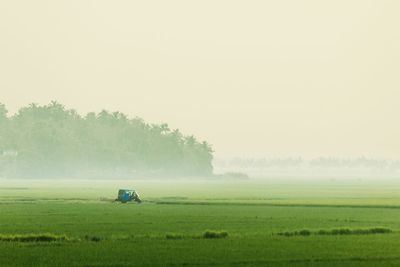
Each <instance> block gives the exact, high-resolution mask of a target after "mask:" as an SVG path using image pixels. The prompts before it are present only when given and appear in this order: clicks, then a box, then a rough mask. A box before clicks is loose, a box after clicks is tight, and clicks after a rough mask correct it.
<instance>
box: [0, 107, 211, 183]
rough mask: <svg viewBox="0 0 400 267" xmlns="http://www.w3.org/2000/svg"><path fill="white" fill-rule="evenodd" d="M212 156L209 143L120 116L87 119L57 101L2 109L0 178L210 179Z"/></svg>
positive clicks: (164, 126)
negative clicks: (10, 111) (11, 110)
mask: <svg viewBox="0 0 400 267" xmlns="http://www.w3.org/2000/svg"><path fill="white" fill-rule="evenodd" d="M212 157H213V156H212V149H211V146H210V145H209V144H208V143H207V142H199V141H197V140H196V138H195V137H193V136H184V135H183V134H182V133H181V132H180V131H179V130H171V129H170V128H169V127H168V125H167V124H160V125H159V124H147V123H145V122H144V121H143V120H142V119H140V118H134V119H130V118H128V117H127V116H126V115H124V114H122V113H120V112H114V113H110V112H108V111H105V110H103V111H101V112H100V113H97V114H96V113H93V112H91V113H88V114H87V115H86V116H84V117H82V116H80V115H79V114H78V113H77V112H76V111H75V110H67V109H65V108H64V106H63V105H61V104H59V103H56V102H52V103H50V104H49V105H45V106H38V105H35V104H31V105H29V106H28V107H24V108H21V109H20V110H19V111H18V112H17V113H16V114H15V115H14V116H11V117H8V116H7V110H6V108H5V106H4V105H1V104H0V177H1V176H7V177H13V176H15V177H19V178H21V177H40V178H43V177H51V178H54V177H60V176H61V177H68V178H71V177H74V176H79V177H81V176H84V177H86V178H87V177H91V176H93V177H96V178H101V177H110V176H112V175H118V177H124V176H127V177H135V176H137V175H138V174H140V175H141V176H145V175H160V174H162V175H174V176H176V175H210V174H211V173H212V164H211V161H212ZM178 166H179V168H178Z"/></svg>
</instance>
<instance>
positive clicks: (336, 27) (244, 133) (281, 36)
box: [0, 0, 400, 160]
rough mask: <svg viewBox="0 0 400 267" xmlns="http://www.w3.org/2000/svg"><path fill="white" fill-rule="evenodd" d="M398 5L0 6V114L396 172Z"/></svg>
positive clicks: (220, 152) (219, 152) (220, 150)
mask: <svg viewBox="0 0 400 267" xmlns="http://www.w3.org/2000/svg"><path fill="white" fill-rule="evenodd" d="M399 8H400V2H399V1H390V0H383V1H364V0H354V1H330V2H327V1H316V0H303V1H289V0H285V1H246V4H244V2H243V1H221V0H218V1H201V2H193V1H125V0H121V1H116V2H111V1H105V0H97V1H77V0H73V1H44V0H39V1H2V2H1V3H0V32H1V36H0V58H1V60H0V73H1V78H0V102H1V103H4V104H5V105H6V107H7V108H8V109H9V111H10V113H9V115H12V114H15V113H16V112H17V111H18V109H19V108H21V107H24V106H27V105H28V104H29V103H38V104H39V105H46V104H48V103H50V101H52V100H55V101H58V102H60V103H62V104H63V105H65V106H66V108H67V109H76V110H77V112H78V113H79V114H81V115H82V116H84V115H85V114H86V113H88V112H91V111H95V112H100V111H101V110H102V109H106V110H109V111H110V112H114V111H120V112H123V113H125V114H127V115H128V116H130V117H131V118H134V117H136V116H139V117H141V118H143V119H144V120H145V121H146V122H148V123H168V124H169V126H170V128H171V129H176V128H178V129H180V130H181V131H182V132H183V133H184V134H187V135H192V134H193V135H194V136H196V137H197V138H198V139H199V140H206V141H207V142H208V143H210V144H211V145H212V147H213V149H214V150H215V153H214V155H215V156H216V157H217V158H222V159H227V158H232V157H236V156H237V157H243V158H251V157H255V158H263V157H268V158H287V157H303V158H305V159H307V160H312V159H314V158H318V157H335V158H353V159H354V158H358V157H362V156H365V157H366V158H372V159H376V158H378V159H395V160H396V159H400V157H399V151H400V142H399V141H398V140H399V136H400V124H399V123H398V114H400V105H399V104H398V100H399V99H400V90H399V88H400V80H399V79H398V74H399V72H400V63H399V62H400V50H399V49H398V48H399V47H400V31H399V30H398V26H399V24H400V17H399V16H398V10H399Z"/></svg>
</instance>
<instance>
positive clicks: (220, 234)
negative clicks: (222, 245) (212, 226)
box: [203, 230, 228, 238]
mask: <svg viewBox="0 0 400 267" xmlns="http://www.w3.org/2000/svg"><path fill="white" fill-rule="evenodd" d="M203 237H204V238H225V237H228V232H226V231H215V230H207V231H205V232H204V234H203Z"/></svg>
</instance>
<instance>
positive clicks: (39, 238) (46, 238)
mask: <svg viewBox="0 0 400 267" xmlns="http://www.w3.org/2000/svg"><path fill="white" fill-rule="evenodd" d="M66 240H68V238H67V237H66V236H65V235H55V234H50V233H44V234H12V235H3V234H0V241H9V242H51V241H66Z"/></svg>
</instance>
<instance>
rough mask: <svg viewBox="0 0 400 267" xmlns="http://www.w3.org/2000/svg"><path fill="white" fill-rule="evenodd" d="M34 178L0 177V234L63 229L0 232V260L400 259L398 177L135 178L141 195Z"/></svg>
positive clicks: (337, 262)
mask: <svg viewBox="0 0 400 267" xmlns="http://www.w3.org/2000/svg"><path fill="white" fill-rule="evenodd" d="M38 182H40V181H36V180H35V181H32V182H30V183H28V184H27V183H26V181H4V180H3V181H1V186H0V211H1V212H0V234H1V235H2V236H3V237H4V236H8V237H11V236H17V235H18V236H31V235H40V234H41V233H52V234H51V236H64V237H65V239H64V240H58V241H53V242H36V241H33V242H18V241H15V242H9V241H0V266H371V267H372V266H373V267H375V266H388V265H389V266H398V265H400V257H399V256H398V255H399V254H400V224H399V221H400V213H399V209H400V197H399V195H398V191H399V190H400V183H397V182H390V183H384V182H382V181H381V182H379V184H378V183H375V184H374V183H364V182H359V181H357V182H354V183H350V182H343V183H337V182H335V183H332V182H325V183H319V184H317V183H311V182H308V183H307V182H301V183H300V182H299V183H296V182H293V181H292V182H290V183H289V182H287V183H284V182H282V181H279V182H254V181H252V180H250V181H248V180H239V181H233V182H231V183H227V182H221V181H212V182H210V181H207V182H206V181H203V182H201V181H191V182H174V181H165V180H164V181H157V182H154V181H147V180H139V181H135V182H132V185H135V188H137V189H138V191H139V193H140V194H141V196H142V197H143V199H144V200H145V201H144V202H143V203H142V204H140V205H139V204H135V203H130V204H120V203H115V202H106V201H101V200H100V198H101V197H104V198H107V199H113V198H115V196H116V194H117V193H118V188H119V183H120V182H121V181H117V182H116V181H96V182H95V183H93V181H86V182H84V181H80V182H79V184H71V182H70V181H65V182H64V183H62V181H61V180H53V181H51V182H49V181H43V182H41V183H42V184H38ZM122 182H123V181H122ZM125 182H126V181H125ZM166 200H168V204H164V203H162V202H163V201H166ZM183 202H184V203H190V204H185V205H182V203H183ZM157 203H158V204H157ZM371 203H375V204H374V205H371ZM207 229H211V230H207ZM217 229H223V230H217ZM301 229H305V230H303V231H300V230H301ZM321 229H322V230H323V232H321V231H320V230H321ZM283 232H290V233H293V232H299V234H295V235H292V236H290V237H287V236H281V235H278V234H277V233H283ZM206 233H207V234H206ZM225 233H226V234H225ZM349 233H350V234H349ZM381 233H382V234H381ZM206 236H207V237H208V236H217V237H225V238H205V237H206Z"/></svg>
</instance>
